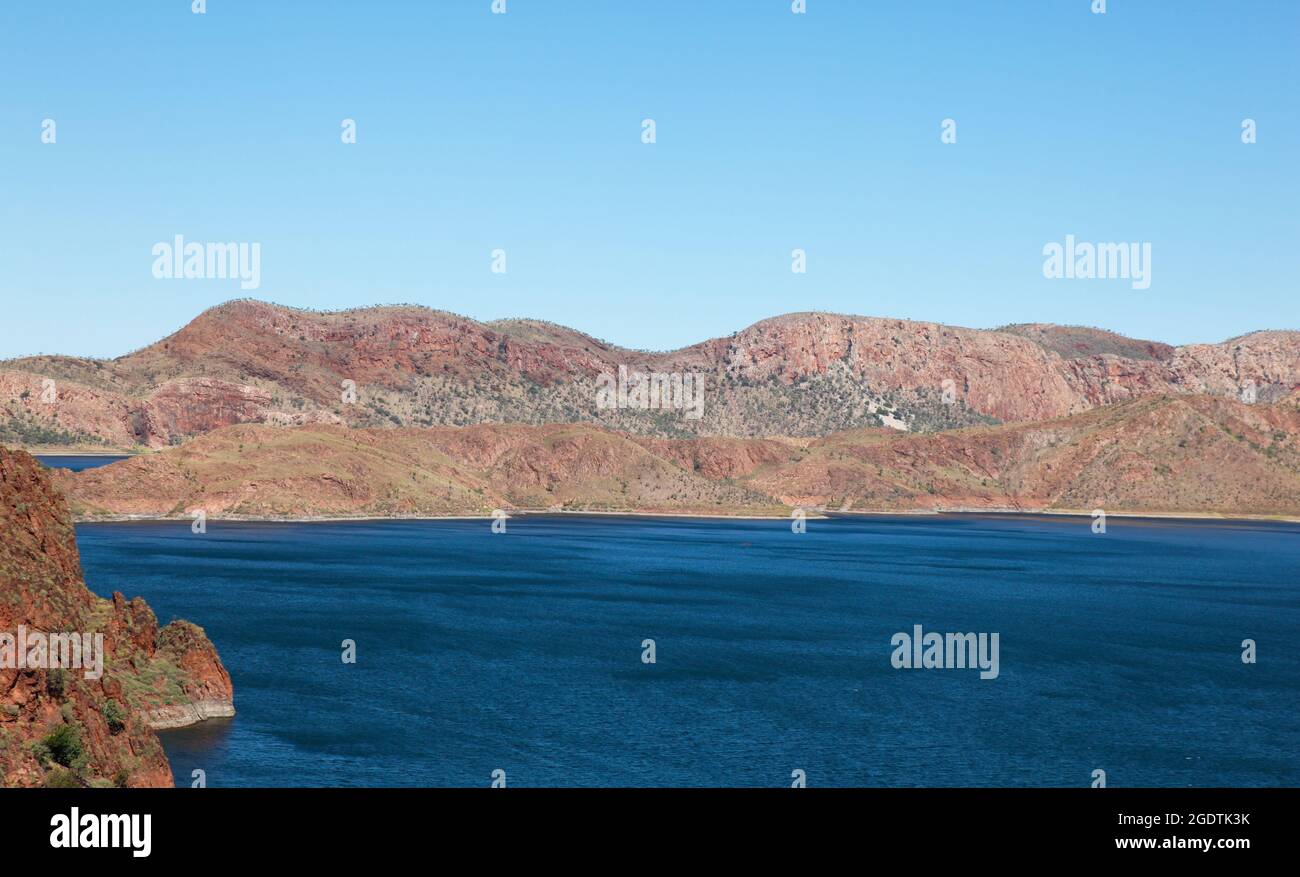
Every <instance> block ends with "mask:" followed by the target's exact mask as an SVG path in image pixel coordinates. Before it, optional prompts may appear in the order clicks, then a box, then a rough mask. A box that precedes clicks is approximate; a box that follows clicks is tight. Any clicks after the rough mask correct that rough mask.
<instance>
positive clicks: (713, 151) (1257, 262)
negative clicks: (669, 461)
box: [0, 0, 1300, 356]
mask: <svg viewBox="0 0 1300 877" xmlns="http://www.w3.org/2000/svg"><path fill="white" fill-rule="evenodd" d="M1089 5H1090V0H995V2H973V0H951V2H941V0H910V2H881V0H870V2H868V0H808V7H809V8H808V12H807V14H806V15H792V14H791V12H790V4H789V0H643V2H638V0H509V2H508V9H509V11H508V13H507V14H506V15H493V14H491V12H490V10H489V6H490V0H420V2H415V0H409V2H396V0H391V2H384V0H371V2H355V3H354V2H342V0H337V2H316V0H311V2H309V0H274V2H270V0H209V2H208V12H207V14H206V15H194V14H192V13H191V12H190V9H189V0H132V2H128V3H105V2H90V0H80V2H72V0H39V2H6V3H4V4H3V5H2V6H0V260H2V261H0V303H2V305H3V308H2V310H0V315H2V316H0V356H13V355H20V354H28V353H36V352H59V353H74V354H84V355H109V356H111V355H118V354H121V353H124V352H126V351H128V350H130V349H133V348H135V347H138V346H140V345H143V344H146V343H149V342H151V341H153V340H156V339H157V338H159V337H161V336H162V335H164V334H166V333H169V332H171V331H174V330H175V329H177V328H178V327H180V326H181V325H183V324H184V323H185V322H186V321H188V320H189V319H191V318H192V317H194V316H195V315H196V314H198V313H199V312H200V311H201V310H203V309H204V308H205V307H208V306H211V305H213V304H216V303H219V302H221V301H224V300H227V299H230V298H236V297H240V296H243V295H246V294H247V295H251V296H253V297H256V298H261V299H266V300H271V301H276V302H281V303H284V304H290V305H297V306H307V307H314V308H325V309H337V308H344V307H351V306H360V305H369V304H378V303H389V302H415V303H420V304H425V305H429V306H431V307H436V308H443V309H447V310H451V311H455V312H458V313H462V314H466V315H469V316H472V317H475V318H479V319H494V318H498V317H513V316H529V317H538V318H543V319H548V320H552V321H555V322H558V323H563V324H566V325H569V326H572V327H574V328H577V329H581V330H583V331H586V332H590V333H592V334H594V335H596V336H599V337H602V338H605V339H607V340H610V341H614V342H617V343H622V344H626V345H629V346H634V347H644V348H655V349H663V348H670V347H676V346H680V345H683V344H687V343H691V342H694V341H698V340H702V339H704V338H707V337H711V336H716V335H724V334H728V333H730V332H732V331H734V330H737V329H740V328H742V327H744V326H746V325H748V324H750V323H752V322H754V321H756V320H759V319H762V318H764V317H768V316H772V315H775V314H779V313H785V312H789V311H803V310H828V311H838V312H846V313H855V314H868V315H879V316H891V317H905V318H912V319H924V320H935V321H939V322H945V323H952V324H956V325H967V326H977V327H992V326H997V325H1001V324H1003V323H1007V322H1026V321H1044V322H1058V323H1079V324H1087V325H1096V326H1102V327H1105V328H1110V329H1114V330H1117V331H1121V332H1124V333H1127V334H1131V335H1137V336H1143V337H1149V338H1155V339H1158V340H1163V341H1169V342H1173V343H1185V342H1193V341H1217V340H1222V339H1224V338H1227V337H1229V336H1232V335H1235V334H1239V333H1242V332H1246V331H1249V330H1252V329H1257V328H1300V283H1297V279H1296V277H1297V274H1296V262H1297V252H1300V214H1298V212H1297V201H1298V199H1297V195H1300V185H1298V183H1297V180H1298V178H1300V171H1297V166H1296V162H1297V157H1300V114H1298V113H1297V108H1298V104H1300V81H1298V79H1300V77H1298V76H1297V74H1298V73H1300V3H1297V2H1295V0H1272V2H1270V0H1234V2H1224V0H1213V2H1211V0H1109V2H1108V4H1107V5H1108V7H1109V11H1108V12H1107V14H1106V15H1093V14H1091V12H1090V11H1089ZM647 117H650V118H653V119H655V120H656V122H657V125H658V142H657V143H656V144H655V145H653V146H647V145H644V144H642V143H641V138H640V134H641V126H640V123H641V120H642V119H643V118H647ZM1248 117H1249V118H1254V119H1255V120H1256V121H1257V123H1258V131H1259V135H1258V138H1259V142H1258V143H1257V144H1255V145H1251V146H1246V145H1243V144H1242V143H1241V140H1240V130H1241V128H1240V126H1241V120H1242V119H1243V118H1248ZM45 118H52V119H54V120H55V121H56V123H57V126H58V127H57V136H58V142H57V144H55V145H52V146H51V145H46V144H42V143H41V142H40V128H41V122H42V120H43V119H45ZM344 118H353V119H355V120H356V121H357V125H358V143H357V144H356V145H351V146H345V145H343V144H341V143H340V140H339V131H340V122H341V120H342V119H344ZM945 118H953V119H955V120H956V121H957V124H958V129H957V130H958V142H957V143H956V144H955V145H944V144H941V143H940V139H939V133H940V123H941V120H943V119H945ZM176 234H183V235H185V237H186V238H187V239H188V240H196V241H257V242H260V244H261V246H262V285H261V288H260V289H259V290H257V291H256V292H253V293H243V292H241V291H240V290H239V288H238V283H237V281H233V280H203V281H199V280H189V281H165V280H155V279H154V278H153V276H152V274H151V267H152V264H153V257H152V256H151V255H150V249H151V247H152V246H153V244H154V243H155V242H157V241H164V240H166V241H170V240H171V239H172V237H173V236H174V235H176ZM1066 234H1074V235H1076V236H1077V237H1078V238H1079V239H1080V240H1089V241H1150V242H1151V243H1152V246H1153V257H1152V261H1153V265H1152V280H1153V282H1152V285H1151V288H1150V289H1147V290H1134V289H1132V288H1131V285H1130V283H1128V282H1126V281H1122V280H1108V281H1081V280H1047V279H1045V278H1044V277H1043V275H1042V263H1043V256H1042V254H1041V253H1042V248H1043V245H1044V244H1045V243H1047V242H1048V241H1061V240H1063V239H1064V236H1065V235H1066ZM497 247H501V248H504V249H505V250H506V251H507V254H508V273H507V274H506V275H494V274H492V273H491V272H490V271H489V264H490V257H489V254H490V252H491V250H493V249H494V248H497ZM796 247H801V248H803V249H805V250H806V251H807V253H808V273H807V274H805V275H796V274H792V273H791V271H790V251H791V250H792V249H794V248H796Z"/></svg>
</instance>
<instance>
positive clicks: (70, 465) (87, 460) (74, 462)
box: [36, 454, 126, 472]
mask: <svg viewBox="0 0 1300 877" xmlns="http://www.w3.org/2000/svg"><path fill="white" fill-rule="evenodd" d="M36 459H37V460H39V461H40V463H41V465H42V466H45V467H47V468H50V469H71V470H72V471H73V472H80V471H81V470H83V469H94V468H95V467H96V466H107V465H108V464H109V463H116V462H117V461H118V460H125V459H126V455H124V454H37V455H36Z"/></svg>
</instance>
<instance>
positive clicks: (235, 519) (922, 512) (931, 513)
mask: <svg viewBox="0 0 1300 877" xmlns="http://www.w3.org/2000/svg"><path fill="white" fill-rule="evenodd" d="M792 513H793V509H792V510H791V514H792ZM791 514H784V515H755V514H726V513H718V514H705V513H702V512H663V511H583V510H563V511H550V510H547V509H514V510H509V511H507V518H524V517H566V516H567V517H611V518H681V519H690V520H721V521H789V520H791ZM805 514H806V517H807V519H808V520H830V519H833V518H897V517H938V516H940V515H962V516H972V517H973V516H977V515H1006V516H1023V517H1038V516H1041V517H1063V518H1091V517H1092V512H1091V511H1086V510H1082V509H1023V508H970V507H960V506H959V507H952V508H939V509H873V510H870V511H861V510H855V511H837V510H830V509H818V510H813V509H805ZM1106 517H1107V518H1124V519H1148V520H1157V521H1241V522H1256V523H1272V524H1300V517H1295V516H1289V515H1238V514H1230V513H1223V512H1155V511H1117V512H1110V511H1108V512H1106ZM73 520H74V522H75V523H78V524H114V523H133V522H134V523H151V522H152V523H162V522H175V523H191V522H192V521H193V518H192V517H190V516H188V515H184V516H181V515H74V516H73ZM207 520H208V521H209V522H213V521H222V522H230V523H241V524H330V523H346V522H357V523H361V522H370V521H490V520H493V517H492V515H319V516H295V517H274V518H268V517H260V516H250V515H223V516H213V515H210V516H208V518H207Z"/></svg>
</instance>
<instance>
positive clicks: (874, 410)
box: [0, 300, 1300, 448]
mask: <svg viewBox="0 0 1300 877" xmlns="http://www.w3.org/2000/svg"><path fill="white" fill-rule="evenodd" d="M620 365H625V366H628V367H629V368H633V369H641V370H645V371H657V372H665V373H682V372H695V373H702V374H704V375H705V380H706V387H707V389H706V398H705V414H704V416H703V417H702V418H701V419H700V420H698V421H692V420H689V419H686V418H683V417H682V416H681V413H680V412H673V411H639V410H619V409H615V410H598V409H597V407H596V405H595V404H594V400H595V389H596V380H597V378H598V377H599V376H600V375H601V374H607V373H610V372H612V371H615V370H617V368H618V366H620ZM48 380H52V381H53V382H54V387H55V388H56V391H57V393H56V399H55V401H53V402H48V401H43V398H42V394H43V393H47V391H48V388H49V386H48V383H47V381H48ZM348 381H350V382H353V383H354V385H355V392H356V401H355V404H349V403H348V402H345V401H344V395H343V394H344V392H345V391H346V390H345V388H346V385H345V383H344V382H348ZM1297 388H1300V332H1293V331H1261V332H1255V333H1251V334H1249V335H1245V336H1242V337H1240V338H1236V339H1232V340H1231V341H1227V342H1222V343H1219V344H1194V345H1185V346H1181V347H1172V346H1169V345H1165V344H1160V343H1158V342H1153V341H1143V340H1139V339H1129V338H1125V337H1123V336H1120V335H1116V334H1114V333H1109V332H1105V331H1104V330H1097V329H1084V328H1079V327H1061V326H1051V325H1047V324H1022V325H1014V326H1007V327H1004V328H1003V329H1001V330H979V329H964V328H959V327H952V326H944V325H941V324H937V323H926V322H913V321H906V320H892V319H882V318H871V317H852V316H842V315H836V314H825V313H795V314H786V315H783V316H779V317H773V318H771V319H767V320H763V321H761V322H759V323H755V324H754V325H752V326H749V327H748V328H745V329H742V330H740V331H738V332H736V333H734V334H733V335H731V336H728V337H725V338H714V339H710V340H707V341H702V342H700V343H698V344H694V345H691V346H689V347H685V348H682V349H680V350H674V351H666V352H659V353H654V352H649V353H648V352H641V351H633V350H628V349H625V348H621V347H617V346H615V345H612V344H609V343H607V342H603V341H600V340H597V339H595V338H592V337H590V336H588V335H584V334H583V333H581V332H577V331H575V330H572V329H567V328H565V327H562V326H557V325H554V324H550V323H545V322H542V321H536V320H498V321H494V322H491V323H480V322H477V321H475V320H471V319H468V318H465V317H460V316H457V315H454V314H450V313H447V312H444V311H435V310H430V309H427V308H423V307H416V306H393V307H375V308H364V309H359V310H349V311H339V312H332V313H317V312H311V311H304V310H297V309H293V308H287V307H283V306H279V305H273V304H267V303H264V302H258V301H250V300H239V301H232V302H228V303H226V304H224V305H220V306H218V307H215V308H211V309H209V310H207V311H205V312H203V313H202V314H200V315H199V316H198V317H196V318H195V319H194V320H193V321H191V322H190V323H189V324H187V325H186V326H184V327H183V328H182V329H180V330H179V331H177V332H175V333H173V334H172V335H170V336H168V337H167V338H164V339H162V340H161V341H158V342H157V343H155V344H152V345H149V346H148V347H145V348H142V349H141V350H137V351H135V352H133V353H130V354H127V355H125V356H122V357H118V358H116V359H112V360H91V359H82V358H76V357H63V356H41V357H27V358H22V359H14V360H8V361H4V362H0V441H6V442H9V443H20V444H25V445H41V444H74V443H78V442H80V443H98V444H101V445H103V446H104V447H113V448H126V447H131V446H144V447H150V448H159V447H164V446H167V445H169V444H175V443H179V442H181V441H184V440H186V439H188V438H190V437H193V436H197V435H202V434H204V433H206V432H209V431H211V430H213V429H218V428H220V427H223V426H228V425H232V424H237V423H264V424H268V425H278V426H293V425H304V424H327V423H335V424H342V425H348V426H368V427H379V426H442V425H448V426H468V425H473V424H479V423H524V424H535V425H540V424H544V423H587V424H592V425H597V426H602V427H606V428H609V429H614V430H619V431H624V432H629V433H633V434H639V435H648V436H660V437H668V438H671V437H676V438H685V437H691V436H718V437H763V436H804V437H808V436H820V435H827V434H830V433H833V432H837V431H843V430H849V429H857V428H863V427H873V426H880V425H882V423H886V422H895V423H897V424H904V425H905V426H906V427H907V428H908V429H910V430H913V431H919V432H934V431H939V430H944V429H952V428H958V427H963V426H971V425H976V424H981V423H985V424H988V423H995V422H1035V421H1043V420H1047V419H1052V418H1059V417H1065V416H1068V415H1072V414H1077V413H1081V412H1084V411H1088V410H1091V409H1094V408H1097V407H1100V406H1104V405H1111V404H1115V403H1117V402H1122V401H1126V400H1130V399H1136V398H1141V397H1144V396H1154V395H1168V394H1174V395H1181V394H1201V395H1212V396H1219V397H1225V398H1241V397H1243V396H1244V394H1246V393H1247V392H1249V393H1250V394H1253V397H1254V398H1256V399H1257V400H1258V401H1261V402H1266V403H1267V402H1272V401H1277V400H1280V399H1284V398H1287V397H1289V396H1290V395H1291V394H1292V393H1294V392H1295V391H1296V390H1297ZM47 398H48V396H47Z"/></svg>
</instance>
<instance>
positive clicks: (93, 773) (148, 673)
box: [0, 447, 234, 786]
mask: <svg viewBox="0 0 1300 877" xmlns="http://www.w3.org/2000/svg"><path fill="white" fill-rule="evenodd" d="M20 629H22V630H25V631H26V632H27V633H28V635H29V636H30V634H31V633H32V632H40V633H44V634H62V633H77V634H87V635H88V636H90V637H91V639H92V641H93V638H94V637H95V636H96V635H99V636H102V643H103V665H102V669H103V672H102V675H98V677H97V678H94V677H95V668H93V667H91V668H90V671H91V673H90V678H88V676H87V673H86V670H85V669H81V668H67V669H64V668H55V669H46V668H43V667H42V668H35V669H32V668H19V667H17V666H14V667H11V668H7V669H6V668H3V667H0V784H3V785H5V786H42V785H77V786H84V785H124V786H170V785H172V774H171V769H170V767H169V766H168V763H167V756H166V755H165V754H164V752H163V749H162V746H161V745H160V744H159V742H158V737H157V735H156V734H155V733H154V729H155V728H159V727H179V726H180V725H182V724H189V723H191V721H198V720H199V719H202V718H206V717H208V716H213V715H233V713H234V707H233V697H234V695H233V690H232V687H231V684H230V677H229V675H228V674H227V673H226V671H225V668H224V667H222V666H221V662H220V659H219V658H218V657H217V653H216V650H215V649H214V647H213V646H212V643H211V642H209V641H208V639H207V637H206V636H205V635H204V633H203V631H202V630H201V629H200V628H198V627H195V626H194V625H192V624H190V623H189V622H185V621H174V622H172V623H171V624H169V625H167V626H166V627H163V628H162V629H161V630H160V629H159V627H158V620H157V618H155V617H154V614H153V611H152V610H151V609H150V608H149V606H148V605H147V604H146V603H145V602H144V601H143V600H141V599H140V598H138V597H137V598H136V599H134V600H130V601H128V600H127V599H126V598H124V597H123V596H122V595H121V594H117V593H115V594H114V595H113V598H112V600H103V599H100V598H99V597H96V596H95V595H94V594H92V593H91V592H90V591H89V590H88V589H87V588H86V586H85V584H84V581H83V578H82V572H81V562H80V557H79V555H78V553H77V544H76V536H75V533H74V531H73V527H72V520H71V517H70V515H69V514H68V509H67V505H66V503H65V502H64V500H63V497H62V496H61V495H60V494H59V493H58V492H57V491H56V490H55V489H54V488H53V487H52V485H51V482H50V479H49V477H48V475H47V474H46V472H45V470H44V469H43V468H42V467H41V466H40V464H39V463H37V462H36V460H35V459H33V458H32V457H30V456H28V455H27V454H25V453H23V452H21V451H10V450H7V449H5V448H3V447H0V634H5V633H7V634H9V635H11V636H13V637H14V638H15V640H16V639H17V638H18V635H19V633H18V632H19V630H20ZM186 719H188V720H189V721H186Z"/></svg>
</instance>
